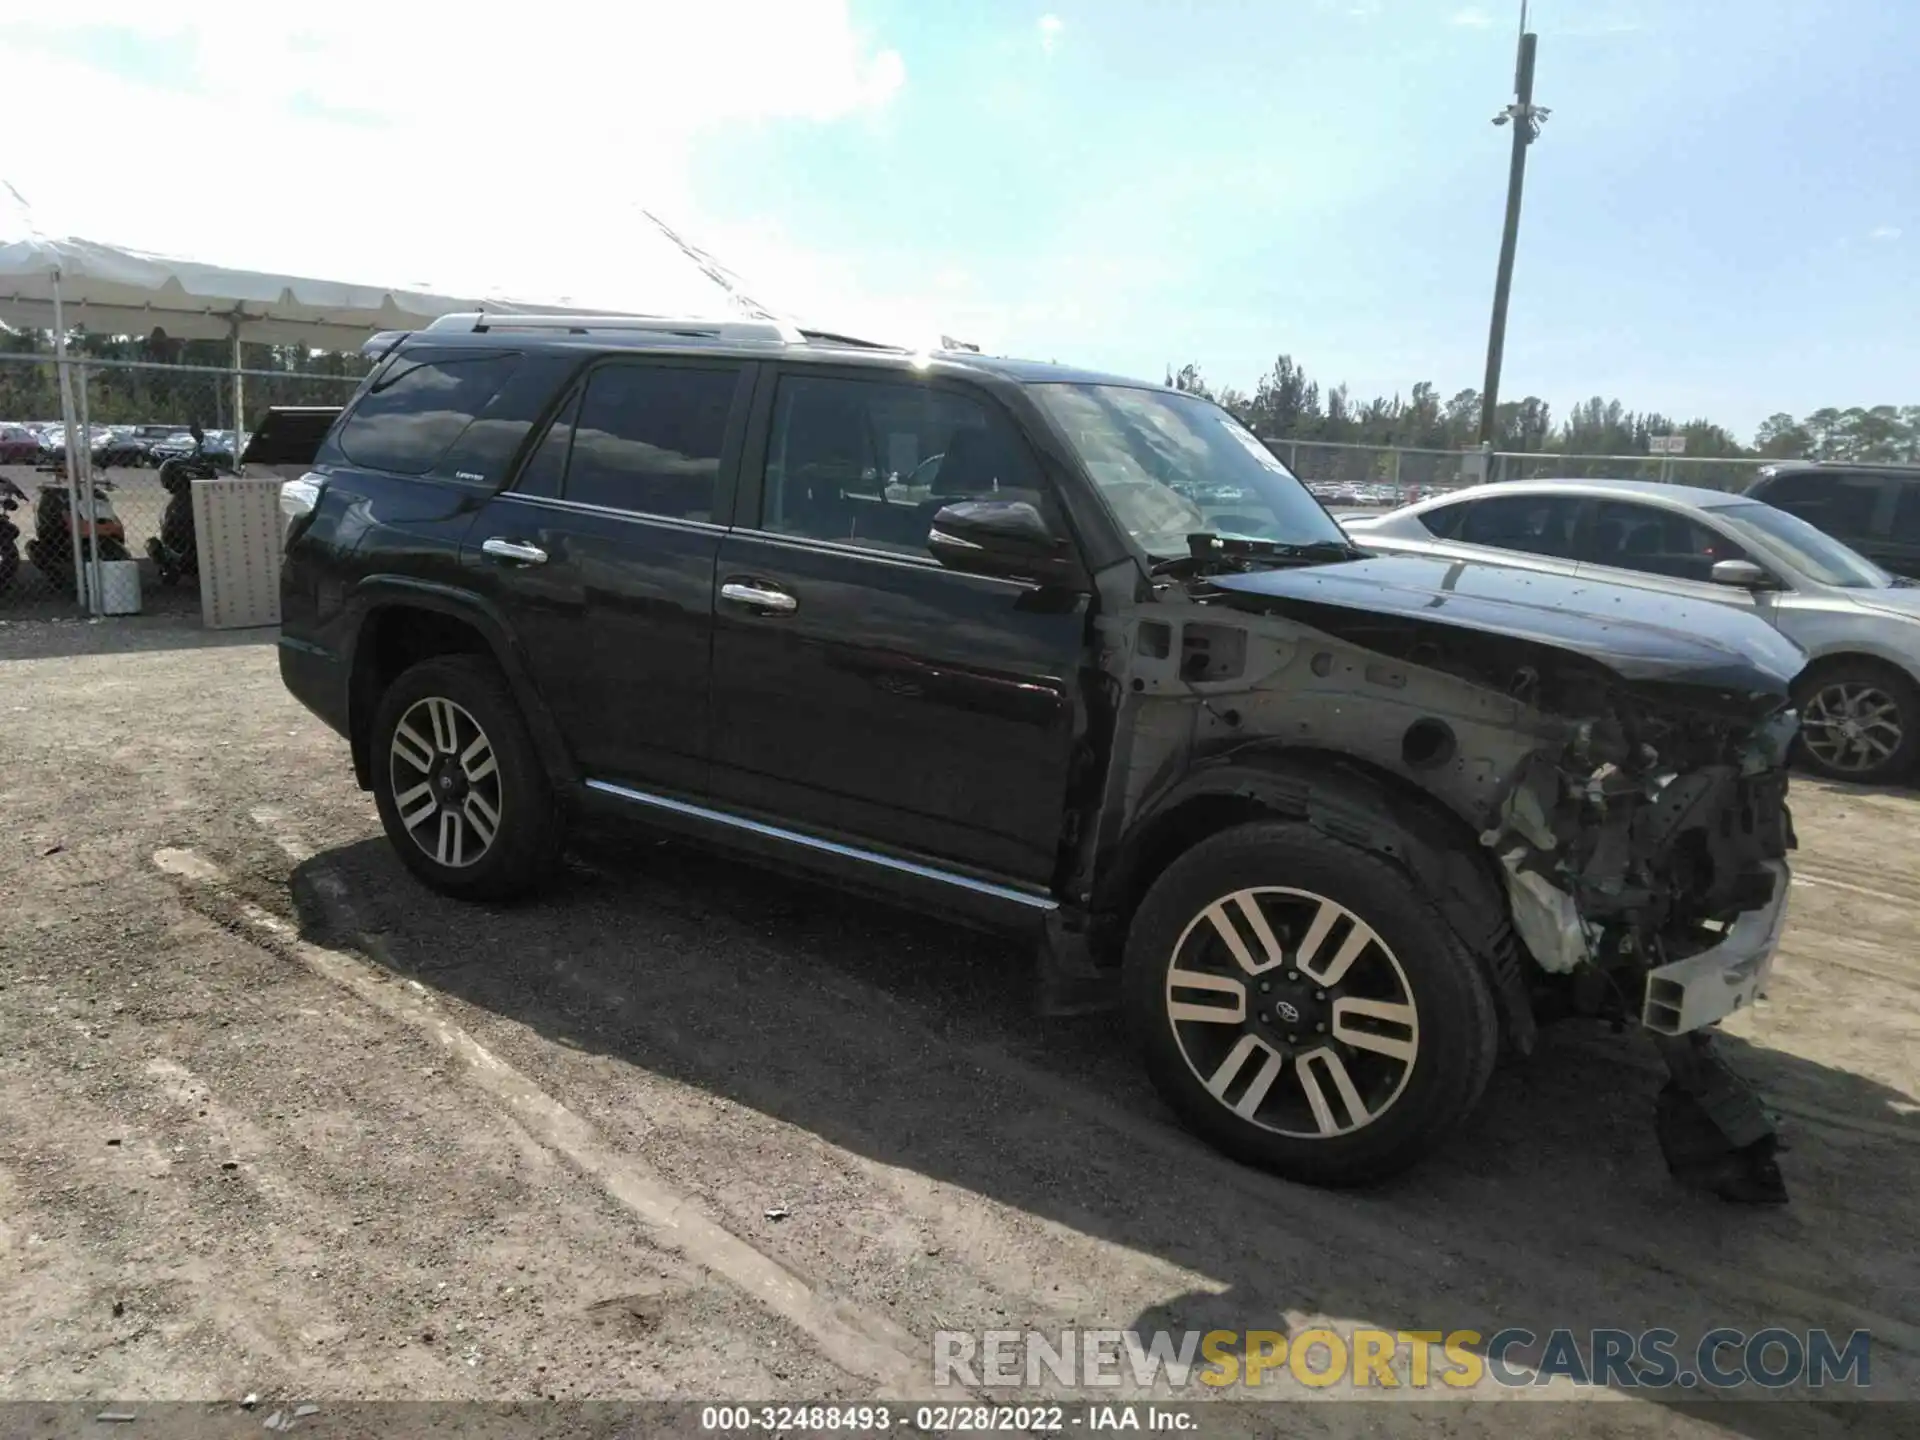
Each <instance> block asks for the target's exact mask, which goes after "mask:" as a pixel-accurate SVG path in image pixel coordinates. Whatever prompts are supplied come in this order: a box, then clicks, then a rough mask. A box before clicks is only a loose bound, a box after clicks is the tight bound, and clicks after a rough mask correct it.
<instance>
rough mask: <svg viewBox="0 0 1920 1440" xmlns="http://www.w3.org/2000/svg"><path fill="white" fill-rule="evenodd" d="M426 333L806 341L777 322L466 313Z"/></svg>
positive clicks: (439, 321)
mask: <svg viewBox="0 0 1920 1440" xmlns="http://www.w3.org/2000/svg"><path fill="white" fill-rule="evenodd" d="M427 328H428V329H429V330H468V331H472V332H474V333H484V332H486V331H489V330H562V331H566V332H568V333H569V334H579V335H586V334H590V333H592V332H593V331H595V330H639V331H645V332H648V333H652V334H659V335H681V336H685V337H686V338H688V339H699V340H774V341H779V342H780V343H782V344H786V345H804V344H806V343H807V337H806V336H804V335H802V334H801V333H800V331H799V330H798V329H797V328H795V327H794V326H792V325H790V324H787V323H786V322H784V321H780V320H735V319H730V318H727V319H713V318H698V317H687V316H671V315H502V314H494V313H489V312H486V311H467V312H462V313H459V314H454V315H442V316H441V317H440V318H439V319H437V320H435V321H434V322H433V323H432V324H431V325H429V326H428V327H427Z"/></svg>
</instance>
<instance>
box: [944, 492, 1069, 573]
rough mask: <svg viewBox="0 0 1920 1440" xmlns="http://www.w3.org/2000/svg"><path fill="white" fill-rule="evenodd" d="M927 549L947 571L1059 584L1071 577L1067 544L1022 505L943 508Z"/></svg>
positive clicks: (966, 503) (959, 504)
mask: <svg viewBox="0 0 1920 1440" xmlns="http://www.w3.org/2000/svg"><path fill="white" fill-rule="evenodd" d="M927 549H928V551H929V552H930V553H931V554H932V555H933V558H934V559H936V560H938V561H939V562H940V563H941V564H942V565H944V566H946V567H947V568H948V569H949V570H965V571H967V572H968V573H970V574H974V575H1002V576H1006V577H1008V578H1010V579H1020V580H1040V581H1059V580H1064V579H1066V578H1067V577H1068V576H1069V575H1071V573H1072V562H1071V559H1070V552H1069V550H1068V547H1067V542H1066V541H1065V540H1063V539H1061V538H1060V537H1059V536H1057V535H1055V534H1054V533H1053V531H1051V530H1049V529H1048V528H1047V522H1046V521H1045V520H1044V519H1043V518H1041V515H1040V512H1039V511H1038V510H1036V509H1035V508H1034V507H1033V506H1032V505H1031V504H1029V503H1028V502H1027V501H1025V500H961V501H957V502H955V503H954V504H952V505H947V506H943V507H942V508H941V510H940V511H939V513H938V514H936V515H935V516H934V517H933V527H932V528H931V529H930V530H928V531H927Z"/></svg>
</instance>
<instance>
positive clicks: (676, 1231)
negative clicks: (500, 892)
mask: <svg viewBox="0 0 1920 1440" xmlns="http://www.w3.org/2000/svg"><path fill="white" fill-rule="evenodd" d="M153 858H154V864H155V865H156V866H157V867H158V868H159V869H161V870H162V871H164V872H165V873H167V874H169V875H172V876H174V877H177V878H178V879H180V880H182V881H185V882H187V883H188V884H190V885H194V886H198V887H202V888H204V889H208V890H218V889H220V888H221V887H223V886H224V884H225V882H226V875H225V872H224V871H222V870H221V869H220V868H219V867H218V866H217V865H215V864H214V863H213V862H211V861H209V860H207V859H206V858H205V857H204V856H201V855H199V854H197V853H195V852H193V851H190V850H179V849H168V850H161V851H157V852H156V853H155V855H154V857H153ZM326 898H327V899H328V900H329V901H330V902H331V903H332V904H333V905H335V906H337V907H339V910H340V912H341V913H340V914H339V916H338V919H339V922H340V924H341V926H342V928H343V929H344V930H345V931H346V932H347V933H354V931H356V930H357V928H358V927H357V925H355V923H354V921H353V919H352V916H351V914H350V912H347V910H346V907H347V903H348V902H347V900H346V897H345V894H344V892H335V893H334V894H333V895H330V896H328V897H326ZM235 909H236V918H237V920H238V921H239V923H240V924H241V925H242V926H243V927H244V928H245V929H246V930H247V931H249V932H251V934H252V935H253V936H254V937H255V938H256V940H257V941H259V942H260V943H264V944H266V945H267V946H268V947H269V948H272V949H274V950H276V951H279V952H282V953H286V954H289V955H291V956H292V957H293V958H295V959H297V960H299V961H300V962H301V963H303V964H305V965H306V966H307V967H308V968H309V969H311V970H313V971H314V972H315V973H316V974H318V975H320V976H321V977H322V978H324V979H327V980H329V981H331V982H333V983H334V984H336V985H338V986H340V987H341V988H343V989H345V990H348V991H349V992H351V993H352V994H353V995H355V996H356V997H357V998H359V999H360V1000H362V1001H364V1002H366V1003H367V1004H369V1005H371V1006H373V1007H374V1008H375V1009H377V1010H379V1011H381V1012H382V1013H383V1014H385V1015H386V1016H388V1018H390V1019H392V1020H394V1021H396V1022H398V1023H399V1024H401V1025H404V1026H406V1027H407V1028H409V1029H411V1030H414V1031H416V1032H418V1033H420V1034H422V1035H424V1036H426V1037H427V1038H429V1039H430V1040H432V1041H434V1042H435V1043H437V1044H438V1045H439V1046H440V1047H442V1048H443V1049H444V1050H445V1051H446V1052H447V1053H448V1054H449V1055H450V1056H452V1057H453V1058H454V1059H456V1060H458V1061H459V1062H460V1063H461V1064H462V1065H463V1066H464V1067H465V1071H464V1073H465V1075H466V1077H467V1078H468V1079H469V1080H470V1081H471V1082H472V1083H473V1084H475V1085H476V1086H478V1087H479V1088H480V1089H481V1090H483V1091H485V1092H486V1093H487V1094H488V1095H489V1096H491V1097H492V1098H493V1099H494V1100H496V1101H497V1102H498V1103H499V1104H501V1105H502V1106H503V1107H504V1108H505V1109H506V1111H507V1112H508V1113H509V1114H510V1115H512V1116H513V1117H514V1119H515V1120H516V1121H518V1122H519V1123H520V1124H521V1125H523V1126H525V1127H526V1128H527V1130H528V1131H529V1132H531V1133H532V1134H533V1135H534V1136H535V1137H536V1138H538V1139H539V1140H540V1141H542V1142H543V1143H544V1144H546V1145H548V1146H549V1147H551V1148H552V1149H554V1150H556V1151H558V1152H559V1153H560V1154H562V1155H564V1156H565V1157H566V1158H567V1159H568V1160H570V1161H572V1162H573V1164H574V1165H575V1166H577V1167H578V1168H579V1169H580V1170H581V1171H583V1172H584V1173H585V1174H587V1175H588V1176H589V1177H591V1178H592V1179H593V1180H594V1181H596V1182H597V1183H598V1184H599V1185H600V1186H601V1187H602V1188H603V1189H605V1190H606V1192H607V1193H608V1194H610V1195H611V1196H613V1197H614V1198H615V1199H616V1200H618V1201H619V1202H620V1203H621V1204H623V1205H624V1206H626V1207H627V1208H628V1209H629V1210H631V1211H632V1212H633V1213H634V1214H635V1215H636V1216H638V1217H639V1218H640V1219H641V1220H642V1221H643V1222H645V1223H646V1224H647V1225H648V1227H649V1229H650V1231H651V1233H652V1236H653V1238H654V1239H655V1240H656V1241H657V1242H658V1243H659V1244H661V1245H662V1246H663V1247H664V1248H667V1249H670V1250H673V1251H676V1252H678V1253H680V1254H681V1255H683V1256H685V1257H686V1258H687V1259H689V1260H691V1261H693V1262H694V1263H696V1264H699V1265H702V1266H705V1267H706V1268H708V1269H710V1270H712V1271H713V1272H714V1273H716V1274H719V1275H722V1276H724V1277H725V1278H726V1279H728V1280H729V1281H731V1282H732V1283H733V1284H734V1285H735V1286H737V1287H738V1288H739V1289H740V1290H742V1291H743V1292H745V1293H746V1294H748V1295H750V1296H752V1297H753V1298H755V1299H757V1300H758V1301H760V1303H761V1304H763V1305H765V1306H766V1307H767V1308H768V1309H770V1310H772V1311H773V1312H774V1313H775V1314H777V1315H779V1316H780V1317H781V1318H783V1319H785V1320H787V1321H788V1322H789V1323H791V1324H793V1325H795V1326H796V1327H797V1328H799V1329H800V1330H801V1332H802V1333H803V1334H805V1335H807V1336H808V1337H809V1338H810V1339H811V1340H813V1342H814V1343H815V1344H816V1345H818V1346H819V1348H820V1349H821V1351H822V1353H823V1354H824V1355H825V1356H826V1357H827V1358H828V1359H829V1360H831V1361H832V1362H833V1363H834V1364H835V1365H837V1366H839V1367H840V1368H841V1369H842V1370H844V1371H846V1372H847V1373H848V1374H850V1375H856V1376H860V1377H863V1378H865V1379H867V1380H869V1381H870V1382H872V1383H873V1384H874V1385H875V1386H877V1387H878V1390H877V1394H878V1396H879V1397H880V1398H898V1399H907V1398H911V1397H914V1396H918V1395H923V1394H925V1393H927V1392H928V1391H929V1390H930V1388H931V1384H930V1382H931V1374H930V1371H929V1370H928V1369H927V1365H926V1361H925V1360H924V1358H923V1356H922V1354H921V1353H920V1346H919V1345H918V1344H917V1342H915V1340H914V1339H913V1337H912V1336H911V1335H909V1334H907V1332H905V1331H903V1330H901V1329H899V1327H898V1326H896V1325H894V1324H893V1322H892V1321H890V1320H887V1319H886V1318H885V1317H883V1316H877V1315H871V1314H863V1313H860V1312H858V1311H855V1310H854V1309H853V1308H852V1307H851V1306H848V1305H846V1304H844V1303H841V1302H836V1301H831V1300H828V1299H826V1298H825V1297H823V1296H821V1295H818V1294H816V1293H815V1292H814V1291H813V1290H812V1289H811V1288H810V1287H809V1286H808V1285H807V1284H806V1283H805V1282H804V1281H802V1280H801V1279H800V1278H799V1277H798V1276H796V1275H794V1274H793V1273H792V1272H791V1271H789V1270H787V1269H786V1268H785V1267H784V1266H782V1265H781V1264H780V1263H779V1262H778V1261H775V1260H773V1259H772V1258H770V1257H769V1256H767V1255H765V1254H764V1253H762V1252H761V1251H759V1250H757V1249H755V1248H754V1247H753V1246H752V1245H750V1244H748V1243H747V1242H746V1241H745V1240H743V1239H741V1238H740V1237H739V1236H737V1235H734V1234H732V1233H731V1232H730V1231H728V1230H726V1229H725V1228H724V1227H722V1226H721V1225H719V1224H718V1223H716V1222H715V1221H714V1220H713V1219H712V1218H710V1216H709V1215H708V1214H707V1213H706V1212H705V1210H704V1208H703V1207H702V1206H700V1205H699V1204H698V1203H697V1202H696V1201H694V1200H693V1199H692V1198H691V1197H689V1196H686V1195H683V1194H679V1193H676V1192H675V1191H674V1190H673V1189H672V1188H671V1187H670V1186H668V1185H666V1184H665V1183H664V1182H662V1180H661V1179H660V1178H659V1177H658V1176H657V1175H656V1174H655V1173H654V1172H653V1171H652V1169H651V1167H649V1166H647V1165H645V1164H644V1163H642V1162H640V1161H639V1160H638V1159H636V1158H635V1157H633V1156H630V1155H625V1154H621V1153H620V1152H618V1151H616V1150H614V1149H613V1148H612V1147H611V1146H609V1145H608V1144H606V1142H605V1141H604V1140H603V1139H602V1138H601V1137H600V1135H599V1134H597V1133H596V1132H595V1131H594V1130H593V1129H592V1128H591V1127H590V1126H588V1125H586V1124H585V1123H584V1122H582V1121H581V1120H580V1119H579V1118H578V1117H577V1116H575V1115H574V1114H573V1113H572V1112H571V1111H569V1110H567V1109H566V1108H565V1107H564V1106H562V1105H561V1104H560V1103H559V1102H558V1101H556V1100H554V1099H553V1098H552V1097H551V1096H549V1095H547V1094H546V1093H545V1092H544V1091H542V1090H541V1089H540V1088H539V1087H538V1086H536V1085H535V1084H534V1083H533V1082H532V1081H530V1080H528V1079H527V1078H526V1077H525V1076H524V1075H522V1074H521V1073H520V1072H518V1071H517V1070H515V1069H514V1068H513V1067H511V1066H510V1065H508V1064H507V1063H506V1062H504V1061H502V1060H501V1059H500V1058H499V1057H497V1056H496V1055H494V1054H492V1053H491V1052H490V1051H488V1050H487V1049H486V1048H484V1047H483V1046H481V1045H480V1044H479V1042H477V1041H475V1040H474V1039H473V1038H472V1036H470V1035H468V1034H467V1033H466V1032H465V1031H464V1030H462V1029H461V1028H460V1027H459V1026H457V1025H455V1024H454V1023H453V1022H451V1021H450V1020H448V1019H446V1018H445V1017H444V1016H443V1015H441V1014H440V1013H438V1012H437V1010H436V1009H435V1008H434V1007H433V1005H432V1004H431V1002H430V1001H429V999H428V992H427V991H426V989H425V987H424V986H422V985H420V984H419V983H418V982H417V981H409V982H406V984H405V985H404V986H403V985H396V984H395V983H394V982H393V981H391V980H389V979H387V978H386V977H384V976H382V975H381V974H380V973H379V972H378V971H376V970H375V969H374V968H373V967H372V966H370V965H368V964H367V963H366V962H365V961H363V960H360V959H359V958H357V957H355V956H351V955H348V954H345V953H344V952H341V951H335V950H328V949H325V948H323V947H321V946H317V945H313V944H311V943H309V942H307V941H305V940H302V939H301V938H300V936H299V933H298V931H297V930H296V929H295V928H294V927H293V926H292V925H290V924H288V923H287V922H286V921H285V920H282V919H281V918H280V917H278V916H275V915H272V914H270V913H268V912H267V911H265V910H264V909H262V908H261V907H259V906H257V905H254V904H253V903H251V902H249V901H239V902H237V903H236V906H235Z"/></svg>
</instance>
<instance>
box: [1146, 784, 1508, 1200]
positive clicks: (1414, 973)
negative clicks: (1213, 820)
mask: <svg viewBox="0 0 1920 1440" xmlns="http://www.w3.org/2000/svg"><path fill="white" fill-rule="evenodd" d="M1122 986H1123V991H1124V998H1125V1007H1126V1013H1127V1021H1128V1028H1129V1029H1130V1031H1131V1032H1132V1034H1133V1038H1134V1043H1135V1044H1136V1046H1137V1047H1138V1048H1139V1050H1140V1052H1141V1055H1142V1058H1143V1059H1144V1061H1145V1063H1146V1066H1147V1070H1148V1073H1149V1074H1150V1075H1151V1076H1152V1079H1153V1081H1154V1084H1155V1085H1156V1087H1157V1088H1158V1089H1159V1091H1160V1093H1161V1095H1162V1096H1163V1097H1165V1099H1166V1100H1167V1102H1168V1103H1169V1104H1170V1105H1172V1106H1173V1108H1174V1109H1175V1110H1176V1111H1178V1112H1179V1114H1180V1116H1181V1118H1182V1119H1184V1120H1185V1121H1186V1123H1187V1124H1188V1125H1189V1126H1191V1127H1192V1128H1193V1129H1194V1130H1195V1131H1197V1132H1198V1133H1199V1134H1200V1135H1202V1136H1203V1137H1204V1138H1206V1139H1207V1140H1208V1141H1209V1142H1211V1143H1212V1144H1213V1145H1215V1146H1216V1147H1218V1148H1219V1149H1221V1150H1223V1151H1225V1152H1226V1153H1227V1154H1229V1155H1231V1156H1233V1157H1234V1158H1236V1159H1238V1160H1242V1161H1244V1162H1246V1163H1248V1164H1252V1165H1258V1166H1261V1167H1262V1168H1265V1169H1269V1170H1273V1171H1275V1172H1277V1173H1279V1174H1281V1175H1284V1176H1286V1177H1287V1178H1288V1179H1292V1180H1300V1181H1304V1182H1306V1183H1308V1184H1314V1185H1359V1184H1366V1183H1369V1182H1371V1181H1376V1180H1380V1179H1384V1178H1385V1177H1387V1176H1389V1175H1392V1174H1395V1173H1396V1172H1398V1171H1401V1170H1404V1169H1405V1168H1407V1167H1408V1166H1409V1165H1412V1164H1413V1163H1414V1162H1415V1161H1416V1160H1418V1159H1419V1158H1420V1157H1421V1156H1422V1155H1424V1154H1426V1153H1427V1152H1428V1151H1429V1150H1431V1149H1433V1148H1434V1147H1435V1146H1436V1145H1437V1144H1439V1142H1440V1141H1441V1140H1442V1139H1443V1138H1444V1137H1445V1136H1446V1135H1447V1134H1448V1132H1450V1131H1451V1130H1452V1129H1453V1128H1454V1127H1455V1126H1456V1125H1458V1124H1459V1123H1460V1122H1461V1121H1462V1120H1463V1119H1465V1118H1466V1116H1467V1115H1468V1114H1469V1113H1470V1112H1471V1111H1472V1110H1473V1108H1474V1106H1475V1105H1476V1104H1478V1102H1479V1100H1480V1096H1481V1094H1482V1093H1483V1092H1484V1091H1485V1089H1486V1085H1487V1081H1488V1079H1489V1078H1490V1077H1491V1075H1492V1073H1493V1065H1494V1060H1495V1057H1496V1055H1497V1053H1498V1048H1499V1022H1498V1019H1497V1017H1496V1014H1495V1010H1494V1004H1493V996H1492V993H1491V991H1490V989H1489V987H1488V985H1487V982H1486V979H1485V977H1484V976H1483V975H1482V973H1481V971H1480V968H1479V967H1478V966H1477V965H1476V964H1475V963H1474V961H1473V959H1472V957H1471V956H1469V955H1468V954H1467V953H1466V951H1465V949H1464V948H1463V947H1462V946H1461V944H1460V942H1459V940H1458V939H1457V938H1456V937H1455V936H1454V934H1453V932H1452V930H1451V929H1450V928H1449V927H1448V926H1447V924H1446V922H1445V920H1444V919H1442V917H1441V916H1440V914H1439V913H1438V912H1437V911H1436V910H1435V909H1434V908H1433V906H1432V905H1431V904H1430V903H1428V901H1427V900H1426V898H1425V897H1424V896H1423V895H1422V894H1421V893H1420V892H1419V890H1418V889H1417V888H1415V886H1414V885H1413V884H1412V882H1411V881H1409V880H1408V878H1407V877H1406V876H1405V875H1404V874H1403V873H1402V872H1401V871H1400V870H1398V869H1396V868H1395V867H1394V866H1392V865H1390V864H1388V863H1386V862H1385V861H1383V860H1381V859H1379V858H1378V857H1376V856H1374V855H1371V854H1369V853H1367V852H1366V851H1363V850H1359V849H1356V848H1354V847H1352V846H1349V845H1345V844H1342V843H1341V842H1339V841H1337V840H1333V839H1331V838H1329V837H1327V836H1326V835H1323V834H1321V833H1320V832H1318V831H1316V830H1313V829H1311V828H1310V827H1308V826H1306V825H1302V824H1295V823H1287V822H1281V821H1258V822H1255V823H1252V824H1247V825H1240V826H1236V827H1235V828H1233V829H1231V830H1226V831H1222V832H1221V833H1219V834H1217V835H1214V836H1211V837H1209V838H1208V839H1206V840H1203V841H1201V842H1200V843H1199V844H1198V845H1196V846H1194V847H1193V848H1192V849H1191V850H1188V851H1187V852H1186V853H1185V854H1184V855H1182V856H1180V858H1179V859H1177V860H1175V861H1174V863H1173V864H1172V865H1170V866H1169V867H1168V868H1167V869H1166V871H1165V872H1163V873H1162V874H1161V876H1160V878H1159V879H1158V880H1157V881H1155V882H1154V884H1153V886H1152V888H1151V889H1149V890H1148V892H1147V894H1146V897H1145V898H1144V899H1143V900H1142V901H1141V904H1140V908H1139V910H1138V912H1137V913H1136V914H1135V916H1134V920H1133V925H1132V928H1131V929H1130V931H1129V932H1128V936H1127V950H1126V959H1125V962H1124V968H1123V974H1122Z"/></svg>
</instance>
